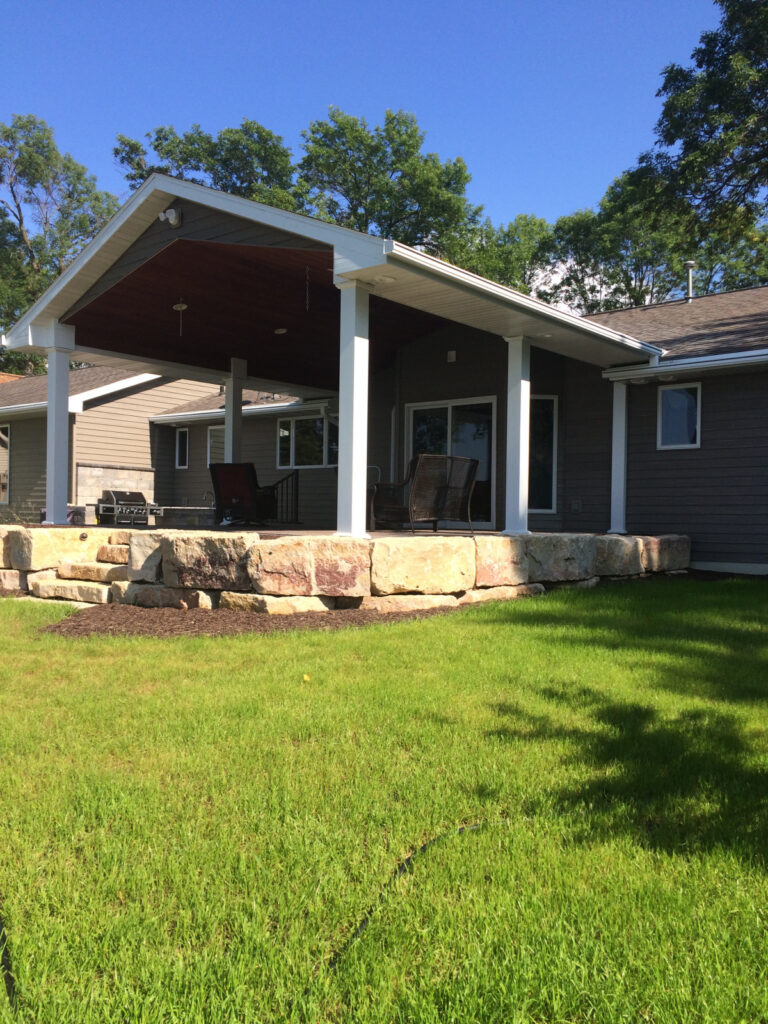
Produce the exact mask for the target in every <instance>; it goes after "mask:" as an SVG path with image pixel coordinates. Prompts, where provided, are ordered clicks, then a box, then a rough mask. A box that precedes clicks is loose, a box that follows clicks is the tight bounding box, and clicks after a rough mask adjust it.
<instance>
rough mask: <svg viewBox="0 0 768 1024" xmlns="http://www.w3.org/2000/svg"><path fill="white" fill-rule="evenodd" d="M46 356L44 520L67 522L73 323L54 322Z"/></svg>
mask: <svg viewBox="0 0 768 1024" xmlns="http://www.w3.org/2000/svg"><path fill="white" fill-rule="evenodd" d="M51 333H52V341H53V346H52V347H51V348H49V349H48V350H47V356H48V409H47V416H46V451H45V522H46V523H47V524H49V525H53V524H56V525H62V526H66V523H67V496H68V493H69V361H70V359H71V358H72V352H73V350H74V347H75V329H74V327H65V326H63V325H61V324H54V325H53V327H52V330H51Z"/></svg>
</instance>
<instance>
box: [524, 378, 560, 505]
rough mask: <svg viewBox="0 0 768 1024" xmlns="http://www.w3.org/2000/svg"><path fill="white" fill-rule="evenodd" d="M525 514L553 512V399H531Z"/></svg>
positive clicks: (554, 446)
mask: <svg viewBox="0 0 768 1024" xmlns="http://www.w3.org/2000/svg"><path fill="white" fill-rule="evenodd" d="M528 510H529V511H530V512H555V511H556V510H557V397H556V396H555V395H531V436H530V449H529V454H528Z"/></svg>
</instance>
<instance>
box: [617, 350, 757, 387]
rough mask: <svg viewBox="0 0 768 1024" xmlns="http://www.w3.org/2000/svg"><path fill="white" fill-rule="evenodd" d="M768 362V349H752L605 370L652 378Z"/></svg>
mask: <svg viewBox="0 0 768 1024" xmlns="http://www.w3.org/2000/svg"><path fill="white" fill-rule="evenodd" d="M766 364H768V349H767V348H761V349H754V350H753V351H752V352H724V353H721V354H719V355H714V356H687V357H685V358H681V359H665V360H664V362H662V363H657V364H655V365H654V366H645V365H640V366H622V367H616V368H615V369H608V370H603V377H605V378H606V380H652V379H655V378H658V377H665V376H667V375H668V374H673V373H674V374H678V373H688V372H691V373H697V374H698V373H712V372H714V371H716V370H733V369H740V368H745V369H746V368H748V367H750V366H765V365H766Z"/></svg>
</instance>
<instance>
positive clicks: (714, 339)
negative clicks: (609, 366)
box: [587, 285, 768, 359]
mask: <svg viewBox="0 0 768 1024" xmlns="http://www.w3.org/2000/svg"><path fill="white" fill-rule="evenodd" d="M587 319H588V320H593V321H594V322H595V323H599V324H602V325H603V326H604V327H610V328H612V329H613V330H615V331H621V332H622V333H624V334H629V335H631V336H632V337H633V338H637V339H638V340H639V341H647V342H650V343H651V344H653V345H659V346H660V347H661V348H663V349H664V350H665V354H664V356H663V357H662V358H667V359H680V358H683V357H691V356H711V355H719V354H721V353H726V352H745V351H747V352H748V351H751V350H753V349H759V348H768V285H766V286H763V287H761V288H745V289H743V290H742V291H737V292H721V293H719V294H717V295H701V296H699V297H698V298H695V299H693V300H692V301H691V302H687V301H686V300H685V299H681V300H678V301H675V302H662V303H659V304H658V305H656V306H636V307H634V308H633V309H617V310H613V311H612V312H610V313H596V314H595V315H594V316H589V317H587Z"/></svg>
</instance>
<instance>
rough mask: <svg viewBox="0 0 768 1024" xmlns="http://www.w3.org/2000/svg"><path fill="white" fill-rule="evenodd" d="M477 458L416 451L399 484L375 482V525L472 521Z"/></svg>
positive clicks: (412, 528) (470, 525)
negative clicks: (471, 507) (425, 453)
mask: <svg viewBox="0 0 768 1024" xmlns="http://www.w3.org/2000/svg"><path fill="white" fill-rule="evenodd" d="M478 465H479V463H478V461H477V459H465V458H463V457H461V456H459V455H417V456H416V457H415V458H414V459H411V462H410V464H409V466H408V473H407V475H406V478H405V480H403V481H402V482H401V483H399V484H391V483H390V484H376V486H375V487H374V488H373V497H372V506H373V509H372V516H371V518H372V520H373V529H374V530H375V529H378V528H380V527H386V526H395V525H399V526H402V525H404V524H405V523H410V527H411V532H412V533H413V532H414V525H415V524H416V523H432V529H433V531H435V532H436V531H437V524H438V521H440V520H443V521H448V522H461V523H469V528H470V530H472V533H473V534H474V530H473V529H472V515H471V511H470V502H471V500H472V491H473V489H474V486H475V477H476V476H477V469H478Z"/></svg>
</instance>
